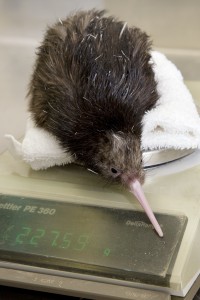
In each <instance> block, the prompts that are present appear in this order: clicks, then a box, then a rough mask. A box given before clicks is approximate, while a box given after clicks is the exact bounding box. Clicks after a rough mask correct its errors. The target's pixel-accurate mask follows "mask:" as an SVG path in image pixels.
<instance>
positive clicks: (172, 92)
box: [6, 51, 200, 170]
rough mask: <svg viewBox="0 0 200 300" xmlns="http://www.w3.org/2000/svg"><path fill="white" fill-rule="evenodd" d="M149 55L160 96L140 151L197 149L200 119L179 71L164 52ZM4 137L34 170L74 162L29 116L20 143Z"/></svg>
mask: <svg viewBox="0 0 200 300" xmlns="http://www.w3.org/2000/svg"><path fill="white" fill-rule="evenodd" d="M151 54H152V59H151V62H150V63H153V69H154V72H155V78H156V80H157V83H158V85H157V89H158V93H159V96H160V98H159V100H158V102H157V105H156V107H155V108H154V109H152V110H150V111H149V112H147V113H146V114H145V115H144V117H143V134H142V150H143V151H146V150H153V149H190V148H200V118H199V115H198V112H197V109H196V106H195V104H194V102H193V99H192V96H191V94H190V92H189V90H188V89H187V87H186V86H185V84H184V82H183V78H182V75H181V73H180V71H179V70H178V69H177V68H176V66H175V65H174V64H173V63H172V62H170V61H169V60H168V59H167V58H166V57H165V56H164V55H163V54H161V53H159V52H157V51H152V53H151ZM6 138H7V139H8V140H9V149H10V151H11V153H12V154H13V155H14V156H15V157H18V158H20V159H22V160H24V161H25V162H27V163H28V164H30V165H31V167H32V168H33V169H34V170H39V169H46V168H48V167H52V166H54V165H63V164H68V163H71V162H74V161H75V157H74V156H73V155H72V154H71V153H70V152H69V151H68V152H67V151H65V150H64V149H62V147H61V146H60V144H59V142H58V140H57V139H56V137H55V136H53V135H52V134H50V133H49V132H47V131H45V130H44V129H41V128H38V127H36V126H35V124H34V123H33V121H32V120H31V119H28V121H27V129H26V133H25V137H24V139H23V141H22V143H20V142H18V141H17V140H16V139H15V138H14V137H13V136H12V135H6Z"/></svg>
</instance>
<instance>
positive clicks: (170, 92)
mask: <svg viewBox="0 0 200 300" xmlns="http://www.w3.org/2000/svg"><path fill="white" fill-rule="evenodd" d="M152 61H153V63H154V66H153V69H154V73H155V79H156V81H157V84H158V85H157V90H158V94H159V96H160V98H159V100H158V102H157V105H156V107H155V108H154V109H152V110H150V111H149V112H147V113H146V114H145V116H144V118H143V133H142V148H143V149H144V150H153V149H166V148H167V149H169V148H173V149H190V148H192V149H194V148H199V147H200V118H199V114H198V112H197V109H196V106H195V104H194V102H193V98H192V95H191V94H190V92H189V90H188V89H187V87H186V86H185V84H184V82H183V77H182V75H181V73H180V71H179V70H178V69H177V68H176V66H175V65H174V64H173V63H172V62H170V61H169V60H168V59H167V58H166V57H165V56H164V55H163V54H161V53H159V52H157V51H152Z"/></svg>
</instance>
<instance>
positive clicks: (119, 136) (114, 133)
mask: <svg viewBox="0 0 200 300" xmlns="http://www.w3.org/2000/svg"><path fill="white" fill-rule="evenodd" d="M150 50H151V41H150V40H149V37H148V36H147V34H146V33H145V32H143V31H141V30H140V29H139V28H136V27H128V26H127V24H126V23H123V22H121V21H118V20H117V19H115V18H113V17H105V12H104V11H97V10H90V11H86V12H84V11H81V12H78V13H76V14H74V15H72V16H69V17H68V18H67V19H65V20H60V21H59V22H57V23H56V24H55V25H54V26H52V27H49V28H48V30H47V32H46V35H45V37H44V40H43V42H42V44H41V46H40V47H39V49H38V53H37V60H36V65H35V68H34V72H33V75H32V80H31V82H30V88H29V97H30V103H29V111H30V112H31V115H32V118H33V121H34V123H35V124H36V126H38V127H42V128H44V129H45V130H47V131H49V132H50V133H52V134H53V135H54V136H55V137H57V139H58V141H59V143H60V144H61V146H62V147H63V148H64V149H65V150H66V151H67V152H70V153H71V154H72V155H74V156H75V157H76V160H77V161H78V162H79V163H80V164H82V165H84V166H85V167H86V168H89V169H91V170H93V171H95V172H97V173H99V174H100V175H102V176H103V177H105V178H109V179H113V180H116V181H120V182H121V183H122V184H124V185H126V186H128V187H130V186H131V185H132V183H133V182H136V181H137V183H138V182H139V184H143V183H144V179H145V175H144V171H143V163H142V152H141V134H142V118H143V116H144V114H145V113H146V112H147V111H148V110H150V109H152V108H153V107H154V106H155V104H156V102H157V100H158V93H157V89H156V81H155V79H154V72H153V69H152V64H151V63H150V59H151V55H150ZM131 190H132V188H131Z"/></svg>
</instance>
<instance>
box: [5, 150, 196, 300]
mask: <svg viewBox="0 0 200 300" xmlns="http://www.w3.org/2000/svg"><path fill="white" fill-rule="evenodd" d="M144 155H145V156H146V159H145V161H148V165H146V169H147V173H148V174H147V182H146V184H145V186H144V191H145V193H146V196H147V199H148V201H149V203H150V205H151V207H152V209H153V211H154V212H155V214H156V217H157V220H158V222H159V224H160V225H161V227H162V230H163V232H164V237H163V238H160V237H159V236H158V235H157V234H156V233H155V231H154V230H153V228H152V225H151V224H150V222H149V220H148V218H147V217H146V215H145V214H144V212H143V210H142V209H141V207H140V205H139V203H138V202H137V200H136V199H134V197H133V195H132V194H131V193H129V192H128V191H125V190H123V188H122V187H121V186H119V185H117V184H116V185H108V184H107V183H106V182H105V181H104V180H103V179H101V178H100V177H99V176H98V175H96V174H93V173H91V172H89V171H87V170H84V169H83V168H81V167H79V166H76V165H69V166H64V167H55V168H51V169H48V170H46V171H37V172H35V171H33V170H31V168H30V167H29V166H28V165H26V164H25V163H23V162H21V161H17V160H15V159H14V158H13V157H12V156H11V155H10V154H9V153H8V152H5V153H3V154H1V155H0V284H1V285H6V286H13V287H20V288H26V289H32V290H39V291H46V292H51V293H57V294H64V295H69V296H75V297H84V298H89V299H135V300H140V299H148V300H154V299H155V300H156V299H157V300H165V299H187V300H190V299H193V297H194V295H195V293H196V292H197V290H198V289H199V287H200V276H199V274H200V238H199V237H200V222H199V220H200V186H199V183H200V165H199V163H200V152H199V151H194V152H192V151H181V152H176V151H171V152H170V151H167V152H166V151H157V152H156V151H154V152H150V153H145V154H144Z"/></svg>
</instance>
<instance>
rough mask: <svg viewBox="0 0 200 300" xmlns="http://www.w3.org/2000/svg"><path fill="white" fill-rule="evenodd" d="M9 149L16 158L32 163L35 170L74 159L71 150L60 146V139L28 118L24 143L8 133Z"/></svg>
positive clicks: (66, 162) (63, 163)
mask: <svg viewBox="0 0 200 300" xmlns="http://www.w3.org/2000/svg"><path fill="white" fill-rule="evenodd" d="M5 137H6V138H7V139H8V141H9V150H10V152H11V154H12V155H13V156H14V157H15V158H19V159H21V160H23V161H25V162H26V163H28V164H30V165H31V167H32V169H33V170H40V169H47V168H49V167H53V166H55V165H57V166H60V165H65V164H68V163H71V162H73V161H74V157H73V156H72V155H71V154H70V152H69V151H68V152H66V151H65V150H64V149H62V147H61V146H60V144H59V142H58V140H57V139H56V138H55V137H54V136H53V135H52V134H50V133H49V132H47V131H46V130H44V129H42V128H38V127H36V126H35V125H34V123H33V122H32V120H31V119H30V118H28V120H27V130H26V134H25V137H24V139H23V141H22V143H20V142H18V141H17V140H16V139H15V138H14V137H13V136H12V135H9V134H6V135H5Z"/></svg>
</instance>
